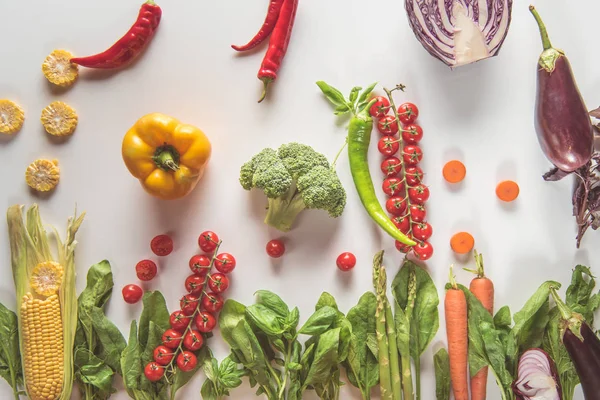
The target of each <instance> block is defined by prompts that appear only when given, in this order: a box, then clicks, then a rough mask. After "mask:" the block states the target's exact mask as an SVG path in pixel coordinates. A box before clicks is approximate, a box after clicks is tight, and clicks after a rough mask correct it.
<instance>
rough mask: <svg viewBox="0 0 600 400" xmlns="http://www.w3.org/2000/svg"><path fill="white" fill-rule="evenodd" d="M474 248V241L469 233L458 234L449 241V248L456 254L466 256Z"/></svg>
mask: <svg viewBox="0 0 600 400" xmlns="http://www.w3.org/2000/svg"><path fill="white" fill-rule="evenodd" d="M474 246H475V239H474V238H473V236H472V235H471V234H470V233H469V232H458V233H456V234H455V235H454V236H452V238H451V239H450V247H452V250H453V251H454V252H455V253H458V254H467V253H468V252H470V251H471V250H473V247H474Z"/></svg>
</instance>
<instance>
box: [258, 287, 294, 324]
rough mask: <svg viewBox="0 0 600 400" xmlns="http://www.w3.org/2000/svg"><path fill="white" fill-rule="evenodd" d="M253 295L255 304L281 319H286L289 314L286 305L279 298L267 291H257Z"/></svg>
mask: <svg viewBox="0 0 600 400" xmlns="http://www.w3.org/2000/svg"><path fill="white" fill-rule="evenodd" d="M255 295H256V303H257V304H262V305H263V306H265V307H267V308H268V309H269V310H271V311H273V312H274V313H275V314H277V315H278V316H279V317H281V318H286V317H287V315H288V313H289V312H290V309H289V307H288V306H287V304H285V302H284V301H283V300H282V299H281V297H279V296H277V295H276V294H275V293H273V292H270V291H268V290H259V291H257V292H256V293H255Z"/></svg>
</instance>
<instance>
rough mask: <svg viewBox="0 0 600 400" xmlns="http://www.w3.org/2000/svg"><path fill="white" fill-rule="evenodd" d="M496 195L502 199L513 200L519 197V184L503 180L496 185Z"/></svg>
mask: <svg viewBox="0 0 600 400" xmlns="http://www.w3.org/2000/svg"><path fill="white" fill-rule="evenodd" d="M496 196H498V198H499V199H500V200H502V201H506V202H510V201H513V200H515V199H516V198H517V197H519V185H517V182H515V181H502V182H500V183H499V184H498V186H496Z"/></svg>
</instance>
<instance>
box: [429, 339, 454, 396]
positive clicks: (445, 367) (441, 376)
mask: <svg viewBox="0 0 600 400" xmlns="http://www.w3.org/2000/svg"><path fill="white" fill-rule="evenodd" d="M433 366H434V368H435V396H436V399H437V400H450V358H449V357H448V352H447V351H446V349H445V348H443V347H442V348H441V349H439V350H438V352H437V353H435V355H434V356H433Z"/></svg>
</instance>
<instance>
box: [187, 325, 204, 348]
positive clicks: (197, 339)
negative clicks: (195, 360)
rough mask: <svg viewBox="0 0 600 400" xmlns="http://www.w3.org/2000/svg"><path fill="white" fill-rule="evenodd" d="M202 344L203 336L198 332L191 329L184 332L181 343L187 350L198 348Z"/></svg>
mask: <svg viewBox="0 0 600 400" xmlns="http://www.w3.org/2000/svg"><path fill="white" fill-rule="evenodd" d="M203 344H204V338H203V337H202V335H201V334H200V332H198V331H196V330H194V329H191V330H189V331H188V333H186V334H185V337H184V338H183V345H184V347H185V348H186V349H188V350H189V351H196V350H200V348H201V347H202V345H203Z"/></svg>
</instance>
